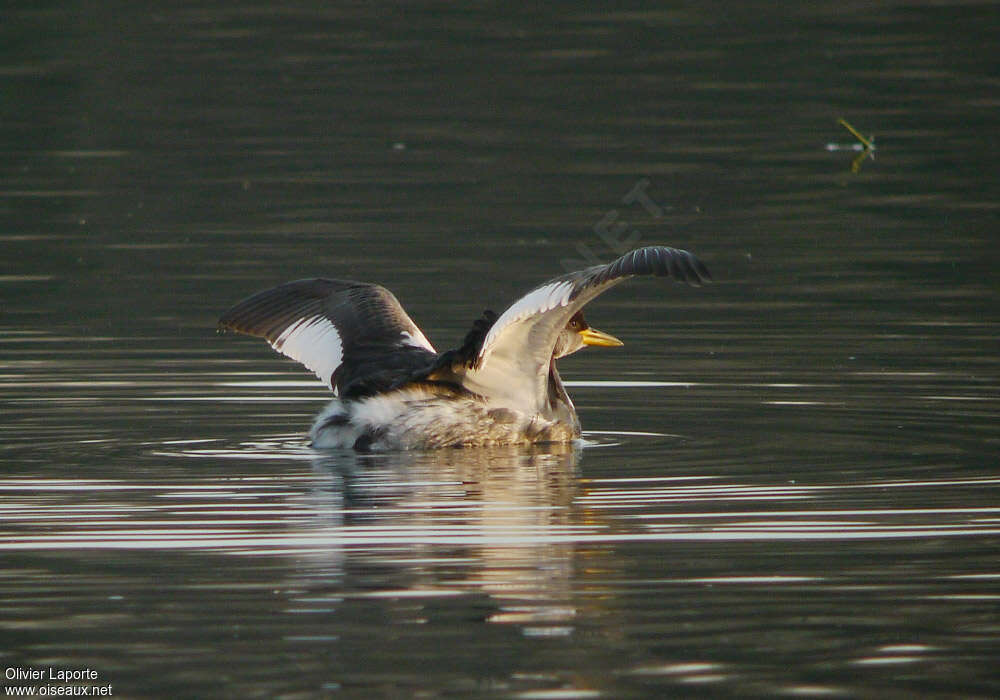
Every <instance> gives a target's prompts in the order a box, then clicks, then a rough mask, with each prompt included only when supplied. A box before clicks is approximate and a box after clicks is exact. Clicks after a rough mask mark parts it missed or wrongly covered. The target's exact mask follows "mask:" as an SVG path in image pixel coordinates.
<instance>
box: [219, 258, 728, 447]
mask: <svg viewBox="0 0 1000 700" xmlns="http://www.w3.org/2000/svg"><path fill="white" fill-rule="evenodd" d="M636 275H655V276H670V277H673V278H675V279H676V280H678V281H682V282H687V283H688V284H692V285H695V286H697V285H700V284H701V283H703V282H707V281H710V279H711V277H710V275H709V273H708V270H707V269H706V268H705V266H704V265H703V264H702V263H701V262H700V261H699V260H698V259H697V258H695V257H694V256H693V255H692V254H690V253H688V252H686V251H683V250H678V249H675V248H668V247H664V246H651V247H647V248H640V249H637V250H634V251H631V252H629V253H626V254H625V255H623V256H622V257H620V258H618V259H617V260H615V261H613V262H611V263H609V264H607V265H595V266H593V267H590V268H587V269H585V270H580V271H577V272H571V273H569V274H567V275H563V276H561V277H557V278H555V279H553V280H550V281H548V282H545V283H543V284H542V285H540V286H538V287H536V288H535V289H533V290H532V291H530V292H528V293H527V294H526V295H524V296H523V297H521V298H520V299H518V300H517V301H515V302H514V303H513V304H511V305H510V306H509V307H508V308H507V309H506V310H505V311H504V312H503V313H502V314H500V315H499V316H496V315H495V314H493V313H491V312H486V313H485V314H484V316H483V318H481V319H479V320H477V321H476V323H475V324H474V325H473V328H472V330H471V331H469V333H468V334H467V335H466V337H465V340H464V342H463V343H462V345H461V346H459V347H458V348H456V349H454V350H449V351H447V352H444V353H438V352H437V351H435V350H434V347H433V346H432V345H431V344H430V342H429V341H428V340H427V338H426V337H425V336H424V334H423V333H422V332H421V330H420V329H419V328H418V327H417V326H416V324H415V323H413V321H412V320H411V319H410V317H409V316H408V315H407V314H406V312H405V311H404V310H403V307H402V306H401V305H400V303H399V301H398V300H397V299H396V297H395V296H393V295H392V293H391V292H389V291H388V290H387V289H385V288H384V287H381V286H378V285H374V284H367V283H363V282H351V281H344V280H327V279H312V280H299V281H297V282H289V283H287V284H284V285H280V286H278V287H274V288H272V289H268V290H265V291H263V292H259V293H258V294H255V295H253V296H251V297H249V298H248V299H246V300H244V301H242V302H240V303H239V304H237V305H236V306H235V307H233V308H232V309H230V310H229V311H228V312H227V313H226V314H225V315H223V317H222V318H221V319H220V321H219V328H220V330H227V329H228V330H235V331H238V332H241V333H246V334H249V335H255V336H260V337H264V338H266V339H267V340H268V342H269V343H270V344H271V346H272V347H273V348H274V349H275V350H277V351H279V352H281V353H282V354H285V355H287V356H289V357H291V358H293V359H295V360H298V361H299V362H301V363H302V364H304V365H305V366H306V367H308V368H309V369H311V370H313V371H314V372H315V373H316V375H317V376H318V377H319V378H320V379H321V380H322V381H323V382H324V383H325V384H327V385H328V386H330V387H331V388H332V389H333V390H334V392H335V394H336V395H337V398H335V399H334V400H333V401H331V402H330V403H329V405H328V406H327V407H326V408H325V409H324V410H323V411H322V412H321V413H320V414H319V416H317V418H316V420H315V421H314V423H313V426H312V429H311V431H310V438H311V441H312V444H313V446H315V447H319V448H334V447H341V448H354V449H356V450H365V451H367V450H400V449H402V450H407V449H434V448H440V447H458V446H493V445H518V444H531V443H540V442H569V441H572V440H574V439H577V438H579V437H580V421H579V418H578V417H577V414H576V410H575V408H574V406H573V402H572V401H571V400H570V398H569V395H568V394H567V393H566V389H565V387H564V386H563V383H562V380H561V379H560V377H559V372H558V370H557V369H556V360H557V359H559V358H561V357H565V356H566V355H569V354H571V353H573V352H576V351H577V350H579V349H581V348H582V347H584V346H586V345H596V346H605V347H610V346H617V345H622V342H621V341H620V340H618V339H617V338H614V337H613V336H610V335H608V334H606V333H602V332H601V331H598V330H596V329H593V328H591V327H590V326H589V325H588V324H587V322H586V320H585V319H584V317H583V312H582V308H583V306H584V305H586V304H587V303H588V302H589V301H590V300H592V299H593V298H594V297H596V296H598V295H599V294H601V293H602V292H604V291H606V290H607V289H609V288H611V287H612V286H614V285H615V284H618V283H619V282H621V281H623V280H625V279H627V278H629V277H632V276H636Z"/></svg>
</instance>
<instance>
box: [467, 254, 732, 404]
mask: <svg viewBox="0 0 1000 700" xmlns="http://www.w3.org/2000/svg"><path fill="white" fill-rule="evenodd" d="M637 275H654V276H657V277H673V278H674V279H675V280H677V281H678V282H686V283H687V284H690V285H693V286H700V285H701V284H702V283H705V282H710V281H711V279H712V278H711V275H709V272H708V269H707V268H706V267H705V266H704V265H703V264H702V262H701V261H700V260H698V259H697V258H696V257H695V256H694V255H692V254H691V253H688V252H687V251H684V250H678V249H676V248H667V247H665V246H650V247H647V248H639V249H637V250H633V251H631V252H630V253H626V254H625V255H623V256H621V257H620V258H618V259H617V260H615V261H613V262H611V263H608V264H607V265H595V266H594V267H589V268H587V269H585V270H580V271H578V272H571V273H569V274H567V275H563V276H562V277H557V278H555V279H553V280H549V281H548V282H545V283H544V284H542V285H540V286H538V287H536V288H535V289H533V290H532V291H530V292H528V293H527V294H525V295H524V296H523V297H521V298H520V299H518V300H517V301H515V302H514V303H513V304H511V305H510V306H509V307H508V308H507V310H506V311H504V312H503V313H502V314H501V315H500V317H499V318H497V319H496V321H495V322H494V323H493V325H492V326H491V327H490V328H489V331H488V332H486V333H485V335H481V336H480V337H481V338H482V344H481V345H480V346H479V347H478V348H472V352H470V353H467V354H466V357H464V358H461V359H462V360H464V363H462V362H459V363H453V364H452V366H451V371H452V372H453V373H454V374H455V375H456V380H457V382H458V383H460V384H461V385H462V386H463V387H465V388H466V389H468V390H470V391H472V392H474V393H477V394H480V395H483V396H488V397H490V398H494V399H501V400H505V401H508V402H510V403H511V405H514V406H518V407H521V408H522V409H524V410H529V411H538V410H541V408H542V406H543V405H544V402H545V401H546V400H547V390H546V387H547V382H548V375H549V365H550V363H551V360H552V352H553V348H554V347H555V343H556V339H557V337H558V336H559V333H560V332H561V331H562V330H563V329H564V328H565V327H566V324H567V323H568V322H569V320H570V319H571V318H572V317H573V315H574V314H576V312H577V311H579V310H580V309H582V308H583V307H584V306H585V305H586V304H587V303H588V302H590V301H591V300H592V299H594V298H595V297H597V296H598V295H600V294H602V293H604V292H606V291H607V290H609V289H611V288H612V287H613V286H615V285H616V284H618V283H620V282H623V281H624V280H626V279H628V278H629V277H634V276H637Z"/></svg>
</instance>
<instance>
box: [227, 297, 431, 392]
mask: <svg viewBox="0 0 1000 700" xmlns="http://www.w3.org/2000/svg"><path fill="white" fill-rule="evenodd" d="M219 328H220V330H234V331H237V332H239V333H246V334H247V335H253V336H257V337H261V338H265V339H266V340H267V341H268V342H269V343H270V344H271V347H273V348H274V349H275V350H277V351H278V352H280V353H282V354H283V355H287V356H288V357H291V358H292V359H294V360H297V361H298V362H301V363H302V364H303V365H305V366H306V367H308V368H309V369H311V370H312V371H313V372H315V373H316V376H318V377H319V378H320V379H321V380H322V381H323V382H324V383H325V384H327V385H328V386H330V387H331V388H333V390H334V391H336V392H337V393H339V394H340V395H341V396H345V397H346V396H355V395H361V394H369V393H377V392H378V391H380V390H384V389H385V388H388V387H389V386H392V385H393V384H396V383H397V382H398V381H400V380H401V379H404V378H405V377H406V376H409V375H410V374H412V373H413V372H414V371H415V370H416V369H419V368H424V367H427V366H428V364H429V363H431V362H432V361H433V360H434V358H436V357H437V353H436V352H435V350H434V348H433V346H432V345H431V344H430V343H429V342H428V341H427V338H425V337H424V334H423V333H422V332H421V331H420V329H419V328H418V327H417V326H416V324H415V323H413V321H412V320H411V319H410V317H409V316H407V315H406V312H405V311H404V310H403V307H402V306H401V305H400V303H399V301H398V300H397V299H396V297H395V296H393V294H392V292H390V291H389V290H387V289H385V288H384V287H380V286H378V285H375V284H365V283H363V282H351V281H345V280H329V279H309V280H298V281H296V282H288V283H287V284H283V285H280V286H278V287H274V288H273V289H267V290H265V291H263V292H259V293H257V294H254V295H253V296H251V297H249V298H247V299H245V300H243V301H241V302H240V303H239V304H237V305H236V306H234V307H233V308H232V309H230V310H229V311H227V312H226V313H225V314H224V315H223V316H222V318H221V319H219Z"/></svg>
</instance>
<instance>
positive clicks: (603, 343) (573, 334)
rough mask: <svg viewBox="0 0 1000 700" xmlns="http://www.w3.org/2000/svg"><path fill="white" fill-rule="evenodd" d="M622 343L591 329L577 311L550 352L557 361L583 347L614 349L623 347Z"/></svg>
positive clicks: (581, 313) (581, 314)
mask: <svg viewBox="0 0 1000 700" xmlns="http://www.w3.org/2000/svg"><path fill="white" fill-rule="evenodd" d="M624 344H625V343H623V342H622V341H620V340H618V338H616V337H614V336H613V335H609V334H608V333H604V332H603V331H599V330H597V329H596V328H591V327H590V324H589V323H587V319H585V318H584V317H583V312H582V311H577V312H576V313H575V314H574V315H573V318H571V319H570V320H569V323H567V324H566V327H565V328H563V330H562V332H561V333H559V337H558V338H556V345H555V347H554V348H553V350H552V357H553V358H555V359H557V360H558V359H559V358H560V357H566V356H567V355H572V354H573V353H574V352H576V351H577V350H579V349H581V348H582V347H583V346H585V345H596V346H598V347H603V348H615V347H618V346H620V345H624Z"/></svg>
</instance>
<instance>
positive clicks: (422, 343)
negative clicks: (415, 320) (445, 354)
mask: <svg viewBox="0 0 1000 700" xmlns="http://www.w3.org/2000/svg"><path fill="white" fill-rule="evenodd" d="M413 329H414V331H416V332H415V333H410V332H409V331H403V345H409V346H411V347H414V348H423V349H424V350H430V351H431V352H437V350H435V349H434V346H433V345H431V341H429V340H427V336H425V335H424V334H423V333H422V332H421V330H420V329H419V328H417V327H416V326H414V327H413Z"/></svg>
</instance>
